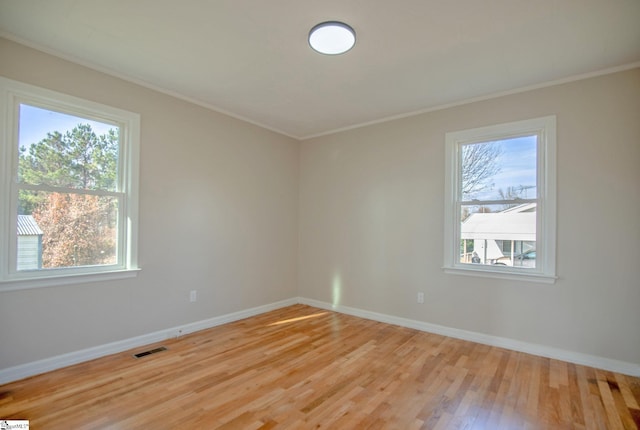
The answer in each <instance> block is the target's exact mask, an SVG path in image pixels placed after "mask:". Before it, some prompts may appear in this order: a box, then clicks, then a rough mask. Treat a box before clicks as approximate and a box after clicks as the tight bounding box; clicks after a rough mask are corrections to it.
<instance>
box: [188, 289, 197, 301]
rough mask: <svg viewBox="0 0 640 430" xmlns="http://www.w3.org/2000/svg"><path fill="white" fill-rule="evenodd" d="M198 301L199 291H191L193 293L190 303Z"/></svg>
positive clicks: (190, 296)
mask: <svg viewBox="0 0 640 430" xmlns="http://www.w3.org/2000/svg"><path fill="white" fill-rule="evenodd" d="M197 300H198V290H191V293H189V301H190V302H195V301H197Z"/></svg>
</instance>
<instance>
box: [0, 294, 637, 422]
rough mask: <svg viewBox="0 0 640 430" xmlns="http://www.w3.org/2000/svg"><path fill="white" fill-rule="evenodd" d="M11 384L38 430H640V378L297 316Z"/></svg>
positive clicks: (284, 312)
mask: <svg viewBox="0 0 640 430" xmlns="http://www.w3.org/2000/svg"><path fill="white" fill-rule="evenodd" d="M159 345H160V344H157V345H155V344H154V345H150V346H149V347H148V348H139V349H137V350H135V351H129V352H127V353H121V354H116V355H112V356H109V357H104V358H100V359H97V360H93V361H90V362H86V363H82V364H79V365H76V366H72V367H68V368H65V369H60V370H56V371H54V372H50V373H46V374H43V375H39V376H36V377H32V378H29V379H26V380H23V381H18V382H14V383H10V384H7V385H4V386H0V418H2V419H9V418H12V419H29V420H30V424H31V428H32V429H96V428H111V429H178V428H179V429H271V428H278V429H312V428H327V429H403V430H404V429H418V428H426V429H502V428H504V429H636V428H638V427H640V424H639V423H640V407H639V406H638V404H639V403H640V378H632V377H630V376H624V375H621V374H616V373H611V372H607V371H602V370H597V369H593V368H589V367H584V366H578V365H574V364H569V363H565V362H562V361H557V360H550V359H546V358H541V357H536V356H532V355H528V354H523V353H518V352H513V351H508V350H504V349H500V348H494V347H489V346H486V345H480V344H476V343H472V342H465V341H461V340H456V339H451V338H447V337H443V336H438V335H434V334H429V333H424V332H420V331H416V330H412V329H407V328H403V327H398V326H393V325H389V324H383V323H378V322H374V321H369V320H364V319H360V318H356V317H351V316H347V315H341V314H337V313H333V312H328V311H324V310H320V309H316V308H312V307H308V306H304V305H295V306H291V307H287V308H284V309H280V310H277V311H273V312H269V313H266V314H263V315H259V316H257V317H253V318H249V319H246V320H242V321H238V322H235V323H231V324H227V325H224V326H220V327H216V328H213V329H209V330H204V331H201V332H198V333H194V334H192V335H188V336H184V337H181V338H178V339H172V340H168V341H165V342H163V343H162V344H161V345H164V346H166V347H167V348H168V350H167V351H164V352H159V353H156V354H152V355H148V356H146V357H144V358H140V359H135V358H133V357H132V353H135V352H140V351H144V350H146V349H151V348H155V347H157V346H159Z"/></svg>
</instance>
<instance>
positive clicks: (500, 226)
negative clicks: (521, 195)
mask: <svg viewBox="0 0 640 430" xmlns="http://www.w3.org/2000/svg"><path fill="white" fill-rule="evenodd" d="M532 209H533V212H529V211H531V210H532ZM460 238H461V239H493V240H526V241H535V240H536V212H535V203H530V204H525V205H520V206H517V207H515V208H511V209H507V210H505V211H502V212H497V213H475V214H472V215H470V216H469V218H467V219H466V220H464V222H463V223H462V225H461V226H460Z"/></svg>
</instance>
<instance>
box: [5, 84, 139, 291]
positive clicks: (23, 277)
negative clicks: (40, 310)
mask: <svg viewBox="0 0 640 430" xmlns="http://www.w3.org/2000/svg"><path fill="white" fill-rule="evenodd" d="M20 104H29V105H33V106H37V107H41V108H44V109H51V110H53V111H61V112H65V113H69V114H72V115H73V114H75V115H78V116H81V117H83V118H87V119H91V120H96V121H100V122H105V123H110V124H114V125H117V126H119V127H120V134H119V137H120V142H119V145H120V152H119V159H118V168H119V172H120V175H121V178H120V179H119V183H120V187H121V191H119V192H121V193H122V194H123V201H124V204H123V207H122V208H119V211H122V214H119V218H120V219H121V220H123V221H124V222H123V223H122V227H121V229H120V228H119V231H118V238H117V240H118V246H119V252H122V257H121V259H120V258H119V259H118V260H119V261H118V262H117V263H116V264H114V265H108V266H82V267H78V268H60V269H50V270H34V271H18V270H17V269H16V268H15V267H14V266H15V262H16V252H17V248H16V246H17V242H16V240H15V239H16V238H15V237H14V236H15V234H13V233H14V230H15V225H16V218H17V215H16V213H17V212H16V204H17V187H16V186H15V184H14V182H15V181H16V180H17V167H18V166H17V163H16V162H15V157H17V151H18V148H17V142H18V127H19V124H18V120H19V105H20ZM0 129H1V130H4V132H3V133H2V134H1V135H0V139H2V141H0V167H2V173H1V174H0V191H2V198H0V249H1V250H2V252H1V253H0V255H2V258H1V259H0V291H14V290H21V289H28V288H38V287H47V286H55V285H68V284H71V283H79V282H92V281H100V280H108V279H116V278H123V277H132V276H136V274H137V272H138V271H139V270H140V269H139V267H138V243H137V242H138V241H137V235H138V185H139V172H138V170H139V151H140V149H139V147H140V115H139V114H137V113H134V112H129V111H126V110H123V109H119V108H115V107H112V106H107V105H104V104H101V103H97V102H93V101H89V100H84V99H81V98H78V97H74V96H70V95H67V94H62V93H59V92H56V91H52V90H48V89H45V88H40V87H36V86H33V85H29V84H25V83H23V82H18V81H14V80H11V79H7V78H4V77H2V76H0ZM91 193H93V192H91ZM14 200H15V201H14ZM14 212H16V213H14ZM12 263H13V264H14V266H12Z"/></svg>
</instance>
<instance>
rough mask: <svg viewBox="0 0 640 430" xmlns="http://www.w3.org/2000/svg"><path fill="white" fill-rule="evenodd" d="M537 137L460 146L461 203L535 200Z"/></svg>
mask: <svg viewBox="0 0 640 430" xmlns="http://www.w3.org/2000/svg"><path fill="white" fill-rule="evenodd" d="M536 142H537V136H535V135H533V136H525V137H517V138H512V139H505V140H499V141H492V142H483V143H471V144H465V145H462V148H461V149H462V151H461V156H462V160H461V167H462V168H461V174H462V178H461V185H462V189H461V191H462V193H461V194H462V199H463V200H465V201H468V200H472V199H477V200H512V199H515V198H521V199H534V198H536V160H537V150H536Z"/></svg>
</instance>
